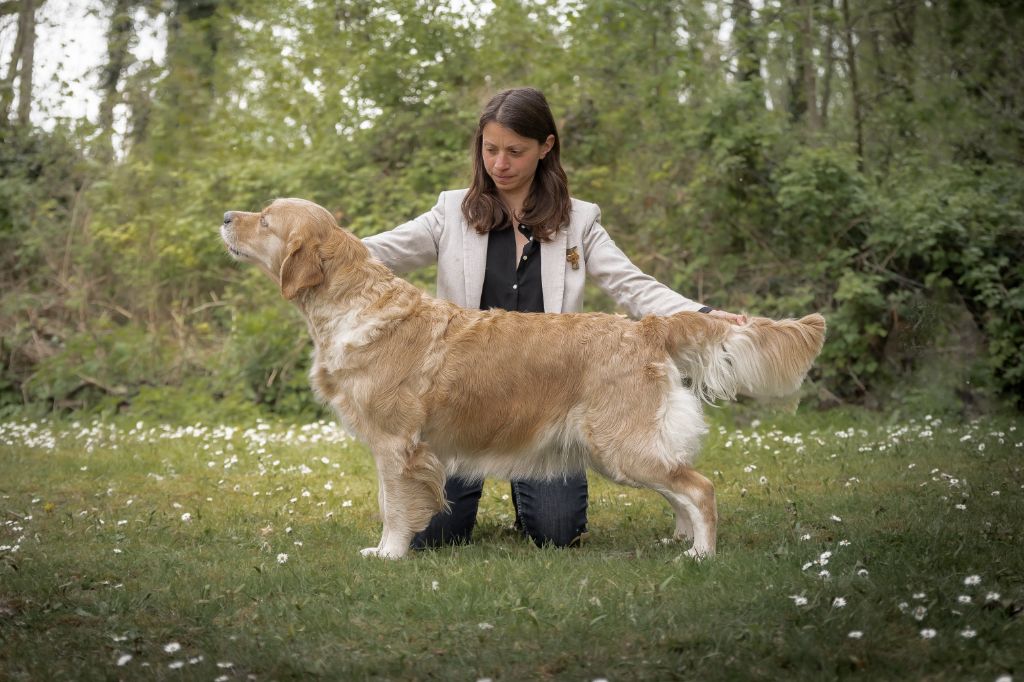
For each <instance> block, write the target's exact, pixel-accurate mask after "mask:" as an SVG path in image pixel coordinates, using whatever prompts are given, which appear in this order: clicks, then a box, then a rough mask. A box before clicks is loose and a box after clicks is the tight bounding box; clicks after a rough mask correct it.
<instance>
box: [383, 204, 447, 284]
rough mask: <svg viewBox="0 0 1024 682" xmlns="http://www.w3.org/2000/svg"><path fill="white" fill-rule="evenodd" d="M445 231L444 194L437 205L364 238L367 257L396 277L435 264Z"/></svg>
mask: <svg viewBox="0 0 1024 682" xmlns="http://www.w3.org/2000/svg"><path fill="white" fill-rule="evenodd" d="M443 229H444V193H442V194H441V196H439V197H438V199H437V205H436V206H434V208H432V209H430V210H429V211H427V212H426V213H424V214H423V215H421V216H419V217H418V218H414V219H413V220H410V221H409V222H407V223H402V224H401V225H399V226H398V227H396V228H394V229H392V230H388V231H387V232H381V233H379V234H375V235H373V236H370V237H365V238H363V244H365V245H366V248H368V249H369V250H370V254H371V255H372V256H373V257H374V258H376V259H377V260H379V261H380V262H381V263H383V264H384V265H386V266H387V267H388V268H389V269H390V270H391V271H392V272H394V273H395V274H396V275H401V274H404V273H406V272H411V271H413V270H416V269H418V268H422V267H426V266H428V265H431V264H433V263H436V262H437V252H438V244H440V243H441V232H442V230H443Z"/></svg>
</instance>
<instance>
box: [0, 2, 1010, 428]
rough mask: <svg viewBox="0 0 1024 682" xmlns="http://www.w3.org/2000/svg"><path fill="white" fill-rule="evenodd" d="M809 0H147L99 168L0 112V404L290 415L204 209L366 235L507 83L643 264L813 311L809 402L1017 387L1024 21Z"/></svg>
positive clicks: (426, 186)
mask: <svg viewBox="0 0 1024 682" xmlns="http://www.w3.org/2000/svg"><path fill="white" fill-rule="evenodd" d="M807 7H808V6H807V5H806V4H800V3H796V4H794V3H792V2H779V1H774V0H773V1H772V2H768V3H764V4H763V6H761V7H758V8H754V7H753V6H752V5H749V3H735V2H726V1H725V0H721V1H716V2H690V1H688V0H674V1H672V2H655V1H653V0H650V1H648V0H643V1H641V2H633V3H622V2H613V1H610V0H589V1H587V2H574V3H555V4H548V3H545V4H540V3H534V2H527V1H525V0H516V1H513V2H502V3H496V4H494V6H493V7H492V6H490V5H485V4H478V3H453V2H440V3H422V2H417V1H415V0H393V1H390V2H377V3H365V2H356V3H342V4H337V3H335V4H330V3H284V2H279V1H277V0H256V1H255V2H247V3H236V2H221V1H217V0H209V1H208V2H201V3H188V2H169V3H165V4H163V5H159V6H157V5H154V6H152V7H149V12H150V13H149V16H150V17H151V18H152V17H155V16H156V15H158V14H163V15H164V16H163V18H162V21H163V22H164V24H165V25H166V26H167V32H166V40H167V44H166V48H167V49H166V57H165V58H163V59H162V60H161V61H160V62H159V63H158V62H155V61H152V60H150V61H132V60H134V57H131V59H130V61H131V63H129V64H126V65H124V68H123V71H122V73H121V78H120V81H119V83H118V89H117V92H116V93H115V94H118V96H119V97H120V100H119V102H118V104H119V105H120V106H121V109H119V111H121V110H122V109H123V113H124V116H125V117H126V123H127V127H126V130H127V132H126V135H125V136H124V138H123V140H122V141H121V143H120V145H119V149H118V152H119V156H118V157H117V158H116V159H115V160H114V161H113V162H110V163H108V162H107V160H106V158H105V157H104V156H103V154H101V153H100V152H97V151H96V149H97V148H98V147H100V146H103V145H101V144H99V143H100V142H103V141H105V140H109V139H111V138H112V137H115V138H116V137H117V136H115V135H114V133H113V131H112V130H97V126H95V125H92V124H90V123H88V122H87V121H79V122H73V124H61V125H57V126H56V127H54V128H53V129H52V130H49V131H45V130H36V129H29V128H25V127H21V126H17V125H13V124H9V123H7V122H0V138H2V142H3V144H2V145H0V282H2V284H3V286H4V295H3V299H2V302H0V326H2V329H3V331H2V338H0V365H2V367H0V410H5V409H6V410H13V409H17V406H19V405H21V406H22V407H23V409H35V410H40V409H57V410H64V409H81V408H87V409H96V410H105V411H130V412H135V411H142V412H146V413H147V414H150V413H151V414H165V412H161V410H160V407H159V403H160V400H159V399H154V398H151V393H152V392H153V391H152V390H151V389H156V388H157V387H160V386H168V387H171V388H172V389H173V390H172V394H174V395H180V396H181V400H180V401H178V400H177V399H176V398H175V399H171V400H170V401H169V403H168V404H169V405H174V406H176V407H179V408H180V409H181V410H183V411H185V412H189V410H190V409H191V408H190V407H188V405H186V403H189V402H190V401H191V402H190V404H192V405H203V406H204V409H206V408H207V407H209V406H211V405H214V404H221V405H229V404H230V405H241V404H243V403H244V404H246V405H249V406H252V408H253V409H257V410H271V411H275V412H278V413H301V414H310V415H312V414H315V413H317V412H318V410H320V409H321V408H319V407H318V406H317V405H315V402H314V401H313V400H312V399H311V398H309V395H308V392H307V391H306V389H305V371H306V366H307V364H308V342H306V341H304V335H303V334H304V332H303V328H302V325H301V323H300V322H299V321H298V320H297V319H296V317H295V315H294V314H293V313H292V312H291V311H290V309H289V308H288V306H287V305H286V304H284V303H282V302H280V301H278V299H277V294H276V292H274V291H273V290H272V287H268V285H267V284H266V282H264V281H262V279H261V278H259V277H258V276H255V275H254V274H253V273H245V274H242V275H239V274H238V272H239V271H238V270H235V269H233V267H232V266H231V265H230V264H229V259H228V258H227V257H226V256H225V255H224V253H223V250H222V247H221V245H220V244H219V240H218V238H217V225H218V223H219V220H220V215H221V214H222V213H223V211H225V210H230V209H244V210H251V209H255V208H259V207H261V206H263V205H265V204H266V203H268V202H269V201H271V200H272V199H273V198H275V197H277V196H302V197H306V198H309V199H312V200H314V201H317V202H319V203H321V204H323V205H325V206H327V207H328V208H329V209H330V210H331V211H332V212H334V214H335V215H336V216H337V217H338V219H339V222H340V223H341V224H342V225H343V226H345V227H348V228H350V229H352V230H353V231H354V232H355V233H356V234H358V235H360V236H366V235H369V234H373V233H376V232H378V231H381V230H386V229H389V228H391V227H393V226H395V225H398V224H400V223H402V222H404V221H406V220H408V219H410V218H412V217H414V216H416V215H417V214H419V213H421V212H423V211H425V210H428V209H429V208H430V206H432V205H433V202H434V201H435V198H436V196H437V194H438V192H440V191H442V190H444V189H449V188H453V187H457V186H463V185H465V184H466V182H467V178H468V173H469V160H468V158H467V154H468V147H469V141H470V136H471V134H472V131H473V129H474V126H475V121H476V117H477V114H478V111H479V108H480V106H481V104H482V103H483V102H484V101H485V100H486V99H487V98H488V97H489V96H490V95H491V94H492V93H493V92H495V91H496V90H498V89H501V88H505V87H509V86H515V85H534V86H536V87H539V88H541V89H543V90H544V91H545V92H546V94H547V95H548V98H549V100H550V102H551V103H552V106H553V109H554V110H555V114H556V117H557V118H558V121H559V124H560V128H561V132H562V142H563V161H564V163H565V164H566V167H567V170H568V172H569V177H570V183H571V188H572V191H573V193H574V194H575V195H576V196H579V197H580V198H582V199H587V200H590V201H596V202H597V203H599V204H600V205H601V207H602V211H603V220H604V224H605V226H606V227H607V228H608V229H609V231H610V232H611V234H612V236H613V237H614V238H615V240H616V241H617V242H618V243H619V244H620V245H621V246H622V247H623V248H624V249H625V250H626V251H627V253H629V255H630V256H631V257H632V258H633V259H634V261H635V262H636V263H637V264H638V265H640V266H641V268H642V269H644V270H645V271H647V272H650V273H651V274H653V275H655V276H656V277H658V278H659V279H660V280H661V281H664V282H665V283H667V284H669V285H670V286H672V287H673V288H675V289H677V290H679V291H681V292H682V293H684V294H685V295H687V296H689V297H691V298H695V299H700V300H704V301H706V302H708V303H709V304H712V305H715V306H718V307H722V308H726V309H734V310H746V311H748V312H752V313H756V314H766V315H773V316H791V315H801V314H804V313H807V312H810V311H811V310H820V311H822V312H824V313H825V314H826V316H827V317H828V321H829V328H830V335H829V340H828V343H827V344H826V346H825V350H824V353H823V355H822V358H821V360H820V361H819V363H818V369H817V370H816V373H815V375H814V378H815V379H816V380H818V381H819V382H820V384H821V387H822V388H824V389H827V393H828V394H831V395H833V396H838V397H839V398H840V399H842V400H852V401H863V402H866V403H869V404H873V405H879V404H887V405H892V404H894V403H896V402H899V401H902V400H907V399H909V397H910V396H911V394H914V395H917V394H919V393H920V394H924V393H926V392H927V390H928V389H926V388H923V387H924V386H927V385H931V386H933V387H934V393H936V396H935V399H934V402H935V403H936V404H940V405H949V406H954V407H956V406H958V405H959V403H960V401H961V399H962V398H963V399H973V398H971V396H973V397H977V396H976V395H975V394H977V393H979V392H984V391H987V390H990V389H995V390H998V391H1000V392H1002V393H1003V394H1004V395H1006V396H1008V397H1009V398H1010V399H1011V400H1016V399H1018V398H1019V396H1020V395H1022V394H1024V360H1022V359H1021V353H1020V348H1021V347H1022V345H1024V293H1022V289H1021V281H1022V279H1024V274H1022V271H1021V267H1022V266H1021V263H1022V262H1024V237H1022V229H1024V228H1022V224H1024V218H1022V216H1024V189H1022V188H1024V182H1022V180H1021V178H1022V171H1021V168H1022V164H1024V152H1022V149H1024V147H1022V145H1021V132H1020V130H1021V129H1020V122H1019V116H1017V115H1016V114H1015V113H1014V112H1019V111H1021V109H1022V106H1024V102H1022V100H1021V97H1022V95H1021V93H1024V82H1022V80H1021V76H1020V72H1019V69H1017V68H1016V65H1018V64H1019V63H1020V61H1021V58H1022V57H1024V54H1022V51H1021V50H1022V48H1021V43H1020V41H1019V40H1017V39H1016V36H1018V35H1019V34H1020V33H1021V32H1022V31H1024V26H1022V23H1024V13H1022V12H1020V11H1019V10H1017V9H1015V8H1014V7H1011V6H1010V5H1007V4H1006V3H985V2H978V1H974V0H967V1H965V2H958V3H951V4H949V3H926V4H924V5H918V4H917V3H886V2H881V1H880V0H849V2H845V3H842V4H841V5H837V6H835V7H831V6H830V7H826V6H824V5H813V6H812V8H811V11H806V8H807ZM100 9H101V11H100V14H101V15H102V16H106V14H104V12H105V11H106V9H104V8H100ZM726 27H729V28H731V29H732V31H731V32H729V31H725V30H723V29H724V28H726ZM142 28H143V27H142V26H135V28H134V29H133V30H135V31H136V32H140V31H141V30H142ZM851 50H852V53H851V52H850V51H851ZM853 67H855V69H856V73H857V80H856V81H854V79H853V75H854V73H853ZM101 125H102V124H101ZM104 144H105V142H104ZM411 278H412V280H413V281H415V282H416V283H417V284H420V285H423V286H426V287H428V288H429V286H430V283H431V281H432V278H433V273H432V272H431V271H427V272H423V273H416V274H414V275H412V276H411ZM272 301H276V302H272ZM590 301H591V305H592V306H594V307H596V308H601V309H611V308H612V303H611V301H610V300H609V299H607V297H604V296H602V295H596V296H592V297H591V298H590ZM938 366H945V367H947V368H949V371H946V372H941V373H936V372H935V371H934V369H933V368H934V367H938ZM83 377H84V378H83ZM936 377H938V378H939V379H941V380H936ZM939 393H942V394H943V395H944V396H945V397H940V396H939V395H938V394H939ZM950 396H952V397H950ZM964 396H968V397H967V398H965V397H964ZM916 399H917V398H915V400H916ZM922 400H923V398H922ZM179 402H180V403H181V404H180V405H178V404H177V403H179ZM925 402H927V401H925ZM29 406H34V407H29ZM189 413H191V412H189Z"/></svg>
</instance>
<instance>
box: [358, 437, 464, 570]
mask: <svg viewBox="0 0 1024 682" xmlns="http://www.w3.org/2000/svg"><path fill="white" fill-rule="evenodd" d="M374 459H375V460H376V462H377V478H378V481H379V493H378V494H379V496H380V497H379V502H380V511H381V518H382V520H383V522H384V529H383V532H382V533H381V539H380V543H379V544H378V545H377V546H376V547H367V548H366V549H364V550H362V551H361V552H360V553H361V554H362V555H363V556H380V557H384V558H387V559H399V558H401V557H403V556H405V554H406V552H408V551H409V545H410V543H411V542H412V538H413V536H414V535H415V534H416V533H417V532H419V531H421V530H423V529H424V528H426V527H427V524H428V523H430V519H431V518H433V516H434V514H436V513H437V512H439V511H441V509H443V508H444V507H445V505H446V504H447V501H446V500H445V497H444V478H445V470H444V465H442V464H441V461H440V460H439V459H438V458H437V457H436V456H435V455H434V453H432V452H431V451H430V449H429V448H428V447H427V445H426V444H425V443H422V442H417V443H414V444H410V445H408V446H406V447H404V448H395V447H390V448H388V447H382V448H375V449H374Z"/></svg>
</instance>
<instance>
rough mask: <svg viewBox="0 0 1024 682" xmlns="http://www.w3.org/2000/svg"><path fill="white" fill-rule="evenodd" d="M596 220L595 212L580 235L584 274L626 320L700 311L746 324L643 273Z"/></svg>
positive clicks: (598, 216)
mask: <svg viewBox="0 0 1024 682" xmlns="http://www.w3.org/2000/svg"><path fill="white" fill-rule="evenodd" d="M600 219H601V216H600V212H598V214H597V219H596V220H595V221H594V222H593V224H591V225H590V226H589V227H587V228H585V229H584V231H583V249H584V254H585V258H586V268H587V274H588V275H590V276H591V277H593V278H594V281H595V282H596V283H597V285H598V286H599V287H601V289H602V290H604V292H605V293H607V294H608V295H609V296H611V297H612V298H613V299H614V300H615V302H616V303H618V304H619V305H621V306H622V307H623V308H625V309H626V311H627V312H628V313H629V315H630V317H634V318H640V317H643V316H644V315H671V314H673V313H679V312H683V311H700V312H706V313H710V314H711V315H714V316H715V317H721V318H723V319H727V320H729V321H731V322H735V323H737V324H742V323H744V322H746V317H745V316H743V315H733V314H732V313H727V312H725V311H722V310H713V309H711V308H710V307H709V306H705V305H703V304H701V303H697V302H696V301H691V300H690V299H688V298H686V297H685V296H683V295H682V294H679V293H677V292H675V291H673V290H672V289H669V288H668V287H667V286H665V285H664V284H662V283H661V282H659V281H658V280H656V279H654V278H653V277H651V276H650V275H647V274H645V273H643V272H642V271H641V270H640V268H638V267H637V266H635V265H634V264H633V262H632V261H631V260H629V257H628V256H626V254H625V253H623V252H622V250H621V249H620V248H619V247H618V246H616V245H615V242H614V241H612V238H611V237H610V236H609V235H608V232H607V231H606V230H605V229H604V228H603V227H602V226H601V223H600Z"/></svg>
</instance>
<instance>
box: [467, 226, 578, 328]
mask: <svg viewBox="0 0 1024 682" xmlns="http://www.w3.org/2000/svg"><path fill="white" fill-rule="evenodd" d="M567 232H568V229H567V228H563V229H560V230H558V231H557V232H555V234H554V236H553V237H552V238H551V241H549V242H541V243H540V276H541V283H542V286H543V289H544V312H546V313H560V312H562V295H563V293H564V292H565V243H566V238H567V237H566V235H567ZM485 257H486V254H485ZM482 286H483V283H481V287H482Z"/></svg>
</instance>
